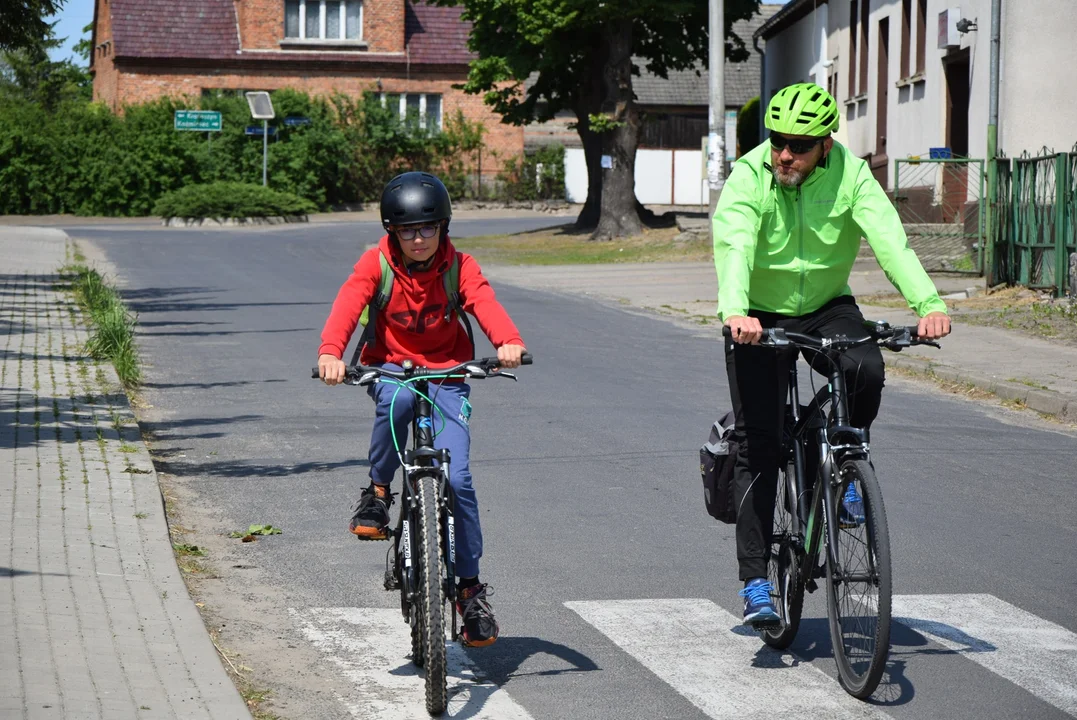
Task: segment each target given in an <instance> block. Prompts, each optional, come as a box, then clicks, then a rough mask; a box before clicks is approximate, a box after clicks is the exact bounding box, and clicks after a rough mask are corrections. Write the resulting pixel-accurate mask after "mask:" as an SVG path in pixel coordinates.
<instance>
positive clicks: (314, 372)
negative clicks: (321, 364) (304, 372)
mask: <svg viewBox="0 0 1077 720" xmlns="http://www.w3.org/2000/svg"><path fill="white" fill-rule="evenodd" d="M310 376H311V377H312V378H314V379H315V380H320V379H321V377H322V374H321V373H320V372H319V371H318V368H311V369H310Z"/></svg>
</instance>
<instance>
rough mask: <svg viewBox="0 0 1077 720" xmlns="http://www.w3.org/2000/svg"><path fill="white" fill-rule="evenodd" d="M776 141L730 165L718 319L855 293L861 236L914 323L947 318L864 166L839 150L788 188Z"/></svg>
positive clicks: (718, 248)
mask: <svg viewBox="0 0 1077 720" xmlns="http://www.w3.org/2000/svg"><path fill="white" fill-rule="evenodd" d="M764 163H767V165H769V163H770V142H769V141H767V142H764V143H763V144H761V145H760V146H759V147H757V148H755V149H754V150H752V151H751V152H749V153H748V154H747V155H745V156H743V157H742V158H740V160H738V161H737V162H736V163H735V164H734V166H733V172H732V173H730V175H729V180H728V181H727V182H726V184H725V187H724V188H723V189H722V196H721V198H720V199H719V201H718V207H717V209H716V210H715V213H714V223H713V227H714V264H715V267H716V268H717V270H718V315H719V316H720V317H721V318H722V319H723V320H724V319H726V318H728V317H730V316H733V315H747V314H748V310H749V309H752V310H762V311H766V312H773V313H780V314H782V315H790V316H798V315H805V314H807V313H810V312H812V311H814V310H818V309H819V308H820V307H822V306H823V305H825V304H826V303H828V302H830V301H831V300H833V299H834V298H836V297H838V296H840V295H851V294H852V292H851V291H850V290H849V274H850V272H851V271H852V269H853V262H854V261H855V260H856V255H857V251H858V250H859V249H860V238H861V237H862V236H863V237H865V238H867V241H868V244H869V245H871V249H872V250H873V251H874V252H875V257H876V258H878V260H879V266H880V267H882V269H883V272H884V273H886V277H887V278H889V280H890V282H892V283H893V284H894V286H895V287H896V288H897V289H898V290H899V291H900V292H901V294H902V295H903V296H904V297H905V300H906V301H907V302H908V303H909V307H911V308H912V309H913V310H914V311H915V312H916V314H917V315H919V316H920V317H923V316H924V315H927V314H928V313H929V312H934V311H939V312H946V304H945V303H944V302H943V301H942V300H941V299H940V298H939V294H938V292H936V290H935V285H934V283H932V282H931V278H929V277H928V275H927V273H926V272H924V268H923V266H922V265H921V264H920V261H919V259H917V257H916V253H914V252H913V251H912V249H911V248H910V247H909V245H908V239H907V238H906V236H905V230H904V228H903V227H902V226H901V221H900V219H899V218H898V214H897V211H896V210H894V206H893V205H892V204H891V203H890V200H889V199H888V198H887V197H886V193H885V192H883V189H882V187H880V186H879V183H878V182H877V181H876V180H875V178H874V177H873V176H872V174H871V171H870V170H869V169H868V166H867V163H866V162H864V161H863V160H861V159H860V158H857V157H853V156H852V155H850V154H849V151H848V150H846V149H845V147H843V146H842V145H840V144H839V143H837V142H835V143H834V147H833V148H832V149H831V151H830V154H829V156H828V157H827V160H826V167H823V166H822V165H820V166H818V167H816V169H815V170H814V171H812V173H811V174H810V175H809V176H808V178H807V180H805V181H804V182H803V183H802V184H801V186H800V187H798V188H795V189H789V188H784V187H782V186H781V185H779V184H778V183H777V181H775V180H774V178H773V175H772V174H771V172H770V170H769V169H768V168H767V167H766V166H764Z"/></svg>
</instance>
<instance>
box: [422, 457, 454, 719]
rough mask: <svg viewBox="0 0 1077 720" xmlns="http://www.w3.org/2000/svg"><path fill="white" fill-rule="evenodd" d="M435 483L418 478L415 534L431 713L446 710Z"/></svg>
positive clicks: (442, 592) (441, 571) (441, 573)
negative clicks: (416, 532)
mask: <svg viewBox="0 0 1077 720" xmlns="http://www.w3.org/2000/svg"><path fill="white" fill-rule="evenodd" d="M437 483H438V481H437V480H436V479H434V478H432V477H429V476H427V477H423V478H421V479H420V480H419V507H420V509H421V518H420V522H419V533H418V535H419V548H420V549H419V552H420V553H421V554H422V569H421V571H420V580H419V582H420V586H421V590H420V592H421V594H422V602H421V603H420V607H421V610H420V614H421V615H422V622H421V626H422V636H423V649H424V653H423V654H424V656H425V662H426V665H425V669H426V711H427V712H428V713H430V714H431V715H440V714H441V713H443V712H445V707H446V705H447V704H448V688H447V684H446V676H445V675H446V653H445V585H444V583H443V578H444V576H445V568H444V561H443V560H442V557H443V553H442V547H441V546H442V541H441V532H440V531H439V525H438V516H439V508H438V504H437V497H438V494H437Z"/></svg>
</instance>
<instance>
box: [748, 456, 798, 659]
mask: <svg viewBox="0 0 1077 720" xmlns="http://www.w3.org/2000/svg"><path fill="white" fill-rule="evenodd" d="M795 477H796V476H795V475H794V467H793V463H789V464H788V465H786V467H785V468H784V469H783V470H780V471H779V472H778V492H777V494H776V495H775V500H774V527H773V529H772V530H771V534H770V560H769V562H768V563H767V579H768V580H769V581H770V585H771V588H772V590H771V598H772V599H773V602H774V607H775V608H776V609H777V610H778V615H779V616H781V619H782V624H781V625H780V626H779V627H773V628H763V629H762V630H760V631H759V634H760V635H761V636H762V638H763V642H765V643H766V644H767V645H769V646H770V647H772V648H777V649H778V650H784V649H786V648H787V647H789V646H790V645H791V644H792V643H793V639H794V638H795V637H796V635H797V631H798V630H799V629H800V616H801V611H802V610H803V608H804V582H803V581H802V580H801V579H800V554H799V551H798V549H797V547H796V543H795V542H794V540H793V522H792V519H793V516H792V511H793V509H794V508H795V505H794V504H793V500H792V498H793V497H794V495H795V493H796V479H795Z"/></svg>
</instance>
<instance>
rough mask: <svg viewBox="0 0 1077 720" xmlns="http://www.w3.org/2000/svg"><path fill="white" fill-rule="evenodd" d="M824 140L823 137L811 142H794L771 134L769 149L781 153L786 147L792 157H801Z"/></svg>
mask: <svg viewBox="0 0 1077 720" xmlns="http://www.w3.org/2000/svg"><path fill="white" fill-rule="evenodd" d="M824 140H826V138H825V137H819V138H812V139H811V140H794V139H792V138H787V137H786V136H785V135H778V134H777V133H771V134H770V147H771V148H772V149H774V150H776V151H778V152H781V151H782V150H784V149H785V148H786V147H788V148H789V152H791V153H793V154H794V155H803V154H804V153H808V152H811V151H812V150H814V149H815V146H816V145H819V144H820V143H822V142H823V141H824Z"/></svg>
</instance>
